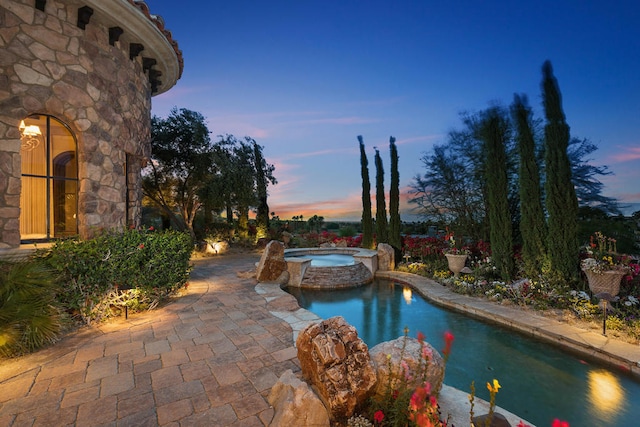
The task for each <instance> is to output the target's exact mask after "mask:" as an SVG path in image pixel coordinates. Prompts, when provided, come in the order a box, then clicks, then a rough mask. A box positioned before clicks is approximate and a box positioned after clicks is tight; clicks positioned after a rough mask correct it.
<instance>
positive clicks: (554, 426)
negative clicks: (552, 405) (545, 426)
mask: <svg viewBox="0 0 640 427" xmlns="http://www.w3.org/2000/svg"><path fill="white" fill-rule="evenodd" d="M551 427H569V423H568V422H566V421H560V420H559V419H557V418H556V419H555V420H553V423H551Z"/></svg>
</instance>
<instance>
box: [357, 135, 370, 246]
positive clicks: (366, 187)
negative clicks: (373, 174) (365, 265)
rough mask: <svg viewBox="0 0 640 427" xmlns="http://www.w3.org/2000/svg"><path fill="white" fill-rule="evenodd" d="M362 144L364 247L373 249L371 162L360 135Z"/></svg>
mask: <svg viewBox="0 0 640 427" xmlns="http://www.w3.org/2000/svg"><path fill="white" fill-rule="evenodd" d="M358 142H359V143H360V173H361V175H362V243H361V245H362V247H363V248H366V249H371V248H372V247H373V221H372V218H371V182H370V181H369V162H368V160H367V153H365V151H364V141H363V139H362V136H361V135H358Z"/></svg>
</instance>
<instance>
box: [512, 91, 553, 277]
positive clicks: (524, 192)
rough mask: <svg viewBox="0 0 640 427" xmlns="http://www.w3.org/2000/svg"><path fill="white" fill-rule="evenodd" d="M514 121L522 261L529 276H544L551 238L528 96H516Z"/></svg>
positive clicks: (513, 106)
mask: <svg viewBox="0 0 640 427" xmlns="http://www.w3.org/2000/svg"><path fill="white" fill-rule="evenodd" d="M511 111H512V114H513V121H514V123H515V126H516V130H517V141H518V151H519V154H520V168H519V170H520V171H519V174H518V175H519V184H520V185H519V187H518V189H519V193H520V234H521V236H522V262H523V264H524V271H525V273H526V274H527V276H529V277H532V278H533V277H536V276H538V275H539V274H540V270H541V268H542V262H543V260H544V255H545V253H546V247H545V236H546V235H547V230H546V224H545V220H544V209H543V206H542V188H541V184H540V169H539V167H538V162H537V161H536V159H537V156H536V143H535V139H534V134H533V130H532V128H531V108H529V106H528V105H527V97H526V95H522V96H519V95H514V100H513V105H512V107H511Z"/></svg>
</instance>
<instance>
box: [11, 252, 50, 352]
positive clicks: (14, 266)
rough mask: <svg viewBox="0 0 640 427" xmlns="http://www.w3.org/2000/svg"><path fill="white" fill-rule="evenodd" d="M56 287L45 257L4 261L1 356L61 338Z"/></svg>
mask: <svg viewBox="0 0 640 427" xmlns="http://www.w3.org/2000/svg"><path fill="white" fill-rule="evenodd" d="M56 286H57V284H56V282H55V278H54V275H53V273H52V272H51V270H50V269H49V268H48V267H47V266H46V264H45V263H44V262H42V261H41V260H38V259H29V260H20V261H7V260H0V356H2V357H11V356H16V355H19V354H24V353H27V352H30V351H33V350H35V349H37V348H39V347H42V346H43V345H45V344H48V343H51V342H54V341H55V340H56V339H57V337H58V334H59V332H60V330H61V317H60V312H59V310H58V309H57V308H56V306H55V292H56Z"/></svg>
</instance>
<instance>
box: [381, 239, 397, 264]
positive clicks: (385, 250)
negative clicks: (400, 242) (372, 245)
mask: <svg viewBox="0 0 640 427" xmlns="http://www.w3.org/2000/svg"><path fill="white" fill-rule="evenodd" d="M395 268H396V261H395V250H394V249H393V246H391V245H388V244H386V243H380V244H379V245H378V270H380V271H393V270H395Z"/></svg>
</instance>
